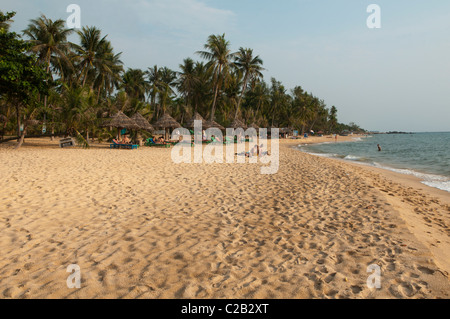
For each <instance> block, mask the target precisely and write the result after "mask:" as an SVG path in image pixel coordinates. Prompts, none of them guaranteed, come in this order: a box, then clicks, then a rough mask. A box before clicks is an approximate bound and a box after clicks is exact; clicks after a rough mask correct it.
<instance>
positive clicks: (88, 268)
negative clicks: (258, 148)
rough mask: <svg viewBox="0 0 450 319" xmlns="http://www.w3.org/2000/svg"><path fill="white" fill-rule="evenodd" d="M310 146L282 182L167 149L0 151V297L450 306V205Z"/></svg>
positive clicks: (286, 160)
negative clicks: (442, 302) (373, 284)
mask: <svg viewBox="0 0 450 319" xmlns="http://www.w3.org/2000/svg"><path fill="white" fill-rule="evenodd" d="M326 140H327V138H325V137H324V138H315V139H309V142H319V141H326ZM328 140H329V139H328ZM304 142H305V140H302V141H288V140H286V141H281V145H280V168H279V171H278V173H277V174H275V175H261V174H260V167H261V165H260V164H250V163H247V164H212V165H207V164H179V165H177V164H174V163H173V162H172V160H171V151H170V149H155V148H140V149H139V150H133V151H128V150H110V149H107V148H105V146H104V145H103V146H95V147H93V148H91V149H89V150H83V149H79V148H75V149H59V148H58V146H57V144H56V142H54V143H53V144H51V143H50V142H49V140H46V139H44V140H29V141H27V143H26V144H25V146H24V147H23V148H22V149H20V150H18V151H15V150H12V149H11V146H12V145H13V144H7V145H1V146H0V162H1V163H2V165H1V166H0V176H1V179H0V189H1V194H0V251H1V252H2V253H1V255H0V298H164V299H166V298H187V299H191V298H194V299H195V298H208V299H209V298H219V299H222V298H228V299H235V298H256V299H266V298H269V299H273V298H275V299H278V298H285V299H298V298H449V296H450V280H449V273H450V258H449V252H450V239H449V238H450V236H449V235H450V229H449V226H450V218H449V216H450V205H449V203H448V202H446V200H447V198H448V197H449V196H446V195H445V194H443V193H440V194H438V193H433V191H431V190H430V189H429V188H427V187H426V186H425V185H422V187H421V186H420V185H421V184H420V183H418V181H414V180H410V181H409V182H408V181H404V180H402V177H399V176H396V175H395V174H394V173H392V174H390V173H387V172H385V171H383V172H382V171H380V170H375V169H370V168H367V167H362V166H357V165H352V164H348V163H344V162H341V161H338V160H333V159H327V158H319V157H314V156H311V155H309V154H304V153H302V152H299V151H297V150H294V149H293V146H295V145H298V144H300V143H304ZM434 194H437V195H436V196H434ZM72 264H76V265H78V266H79V267H80V269H81V278H82V282H81V288H80V289H69V288H68V287H67V278H68V277H69V275H70V273H69V272H67V268H68V266H70V265H72ZM370 265H378V266H379V267H380V269H381V288H380V289H371V288H369V287H368V286H367V280H368V278H369V276H370V275H372V272H368V271H367V268H368V266H370Z"/></svg>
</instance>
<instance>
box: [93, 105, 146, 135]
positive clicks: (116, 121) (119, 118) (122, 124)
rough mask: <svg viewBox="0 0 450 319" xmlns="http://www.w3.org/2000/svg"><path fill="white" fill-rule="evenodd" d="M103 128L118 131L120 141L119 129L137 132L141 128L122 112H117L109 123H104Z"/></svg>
mask: <svg viewBox="0 0 450 319" xmlns="http://www.w3.org/2000/svg"><path fill="white" fill-rule="evenodd" d="M102 126H103V127H115V128H117V129H118V135H119V136H118V138H119V139H120V137H121V136H120V135H121V129H128V130H139V129H140V128H141V127H140V126H139V125H138V124H137V123H136V122H135V121H134V120H132V119H130V118H129V117H128V116H126V115H125V114H124V113H123V112H120V111H119V112H118V113H117V114H116V115H115V116H113V117H112V118H111V119H110V120H109V121H106V123H105V124H103V125H102Z"/></svg>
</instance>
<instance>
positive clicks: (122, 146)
mask: <svg viewBox="0 0 450 319" xmlns="http://www.w3.org/2000/svg"><path fill="white" fill-rule="evenodd" d="M109 148H110V149H126V150H137V149H138V148H139V145H137V144H119V143H116V142H114V141H113V143H112V144H110V145H109Z"/></svg>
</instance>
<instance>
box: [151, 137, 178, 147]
mask: <svg viewBox="0 0 450 319" xmlns="http://www.w3.org/2000/svg"><path fill="white" fill-rule="evenodd" d="M145 146H148V147H159V148H170V147H171V146H172V145H171V144H157V143H155V141H153V139H152V138H149V139H148V140H147V142H146V143H145Z"/></svg>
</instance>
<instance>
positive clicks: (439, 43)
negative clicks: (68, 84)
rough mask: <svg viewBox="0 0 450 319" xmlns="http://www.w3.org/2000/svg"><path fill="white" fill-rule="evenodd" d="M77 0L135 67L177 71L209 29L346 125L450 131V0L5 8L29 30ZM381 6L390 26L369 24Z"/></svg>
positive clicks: (146, 1) (173, 0)
mask: <svg viewBox="0 0 450 319" xmlns="http://www.w3.org/2000/svg"><path fill="white" fill-rule="evenodd" d="M71 3H75V4H78V5H79V6H80V7H81V23H82V25H95V26H97V27H99V28H100V29H102V31H103V32H104V34H108V38H109V39H110V40H111V42H112V44H113V46H114V48H115V49H116V51H117V52H123V55H122V57H123V58H122V60H123V61H124V63H125V66H126V67H131V68H142V69H146V68H148V67H151V66H153V65H155V64H157V65H158V66H168V67H170V68H172V69H174V70H178V65H179V64H180V63H181V62H182V61H183V59H184V58H186V57H192V58H194V59H197V60H199V59H200V58H199V57H198V56H196V55H195V52H196V51H198V50H201V49H203V44H204V43H205V42H206V39H207V37H208V36H209V35H210V34H223V33H225V34H226V37H227V39H228V40H229V41H230V42H231V45H232V48H233V49H234V50H238V49H239V47H241V46H242V47H250V48H253V49H254V52H255V53H256V54H258V55H260V57H261V58H262V59H263V61H264V66H265V68H266V69H267V71H265V73H264V74H265V78H266V80H267V81H270V78H271V77H275V78H276V79H277V80H279V81H281V82H283V84H284V85H285V86H286V87H287V88H288V89H292V88H294V87H295V86H296V85H301V86H302V87H303V88H304V89H305V90H307V91H308V92H312V93H314V94H315V95H317V96H319V97H320V98H322V99H324V100H325V102H326V104H327V105H328V106H332V105H335V106H336V107H337V108H338V110H339V120H340V121H341V122H344V123H349V122H356V123H357V124H359V125H360V126H362V127H364V128H366V129H369V130H380V131H387V130H403V131H450V34H449V30H450V1H448V0H430V1H422V0H395V1H393V0H370V1H367V0H281V1H268V0H259V1H256V0H240V1H237V0H226V1H225V0H222V1H219V0H127V1H124V0H95V1H86V0H71V1H57V0H35V1H28V0H27V1H25V0H2V5H1V10H3V11H11V10H14V11H17V15H16V17H15V23H14V27H13V30H15V31H21V30H23V29H24V28H25V27H26V26H27V24H28V22H29V20H30V19H32V18H36V17H38V16H39V15H40V14H41V13H43V14H45V15H46V16H47V17H49V18H52V19H58V18H62V19H64V20H65V19H67V17H68V16H69V13H67V12H66V8H67V6H68V5H69V4H71ZM372 3H373V4H378V5H379V6H380V7H381V23H382V28H381V29H368V28H367V25H366V20H367V18H368V16H369V15H370V14H369V13H367V12H366V9H367V7H368V5H369V4H372ZM73 41H76V38H74V39H73Z"/></svg>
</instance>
